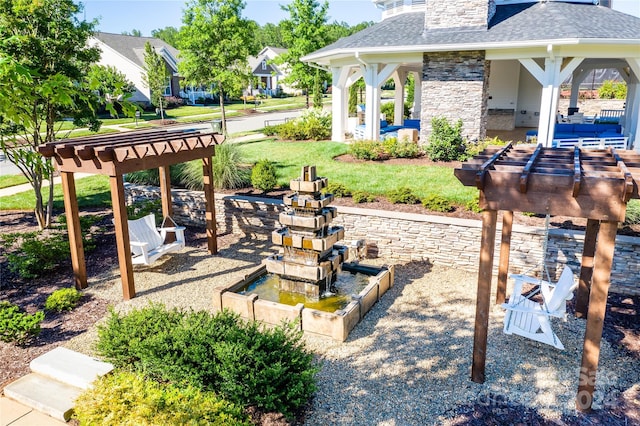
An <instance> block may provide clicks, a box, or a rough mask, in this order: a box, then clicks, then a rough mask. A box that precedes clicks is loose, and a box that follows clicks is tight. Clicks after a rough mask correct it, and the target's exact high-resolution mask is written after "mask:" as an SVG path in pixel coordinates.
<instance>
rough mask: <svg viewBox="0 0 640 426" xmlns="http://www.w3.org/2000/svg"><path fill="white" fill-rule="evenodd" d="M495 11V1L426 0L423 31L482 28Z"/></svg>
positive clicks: (485, 26)
mask: <svg viewBox="0 0 640 426" xmlns="http://www.w3.org/2000/svg"><path fill="white" fill-rule="evenodd" d="M495 11H496V5H495V0H427V7H426V13H425V21H424V25H425V29H427V30H432V29H438V28H459V27H467V28H469V27H472V28H477V27H484V28H487V25H488V22H489V20H490V19H491V18H492V17H493V15H494V14H495Z"/></svg>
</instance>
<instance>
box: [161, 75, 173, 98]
mask: <svg viewBox="0 0 640 426" xmlns="http://www.w3.org/2000/svg"><path fill="white" fill-rule="evenodd" d="M165 84H166V85H165V86H164V92H163V93H162V94H163V95H164V96H171V95H173V93H172V92H171V79H170V78H167V80H166V82H165Z"/></svg>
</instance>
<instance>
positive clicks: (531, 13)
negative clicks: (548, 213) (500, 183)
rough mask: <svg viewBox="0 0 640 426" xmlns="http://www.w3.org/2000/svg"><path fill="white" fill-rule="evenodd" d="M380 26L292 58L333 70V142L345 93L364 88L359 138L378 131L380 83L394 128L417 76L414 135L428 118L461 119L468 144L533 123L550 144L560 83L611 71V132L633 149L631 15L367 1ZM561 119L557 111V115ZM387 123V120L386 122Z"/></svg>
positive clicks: (636, 29) (499, 4) (636, 136)
mask: <svg viewBox="0 0 640 426" xmlns="http://www.w3.org/2000/svg"><path fill="white" fill-rule="evenodd" d="M373 3H374V4H375V5H376V6H378V7H379V8H381V9H383V14H382V17H383V19H382V21H381V22H379V23H377V24H375V25H373V26H371V27H369V28H366V29H364V30H362V31H360V32H358V33H356V34H354V35H351V36H349V37H345V38H343V39H340V40H338V41H337V42H335V43H333V44H331V45H329V46H326V47H324V48H322V49H320V50H317V51H315V52H313V53H311V54H309V55H307V56H305V57H303V58H301V60H303V61H305V62H309V63H314V64H317V65H319V66H322V67H325V68H327V69H329V70H330V71H331V72H332V74H333V103H332V111H333V126H332V139H333V140H338V141H342V140H344V139H345V131H346V129H347V126H346V124H347V116H348V109H347V97H348V88H349V86H350V85H352V84H353V83H355V82H356V81H357V80H358V79H360V78H363V79H364V81H365V84H366V92H365V93H366V109H365V126H364V138H365V139H378V138H379V135H380V119H379V118H380V104H381V100H380V93H381V86H382V84H384V82H385V81H387V80H388V79H389V78H393V79H394V81H395V83H396V88H400V90H396V98H395V100H394V102H395V105H396V108H395V112H396V115H395V117H394V124H396V125H402V124H403V123H402V118H403V117H402V107H401V105H402V104H403V102H404V90H403V88H404V85H405V82H406V79H407V75H408V73H413V74H414V77H415V79H416V82H420V84H416V89H415V90H416V91H415V95H416V96H415V99H416V104H415V105H414V114H415V117H413V118H416V119H419V120H420V138H421V139H422V140H423V141H426V140H427V138H428V136H429V134H430V133H431V120H432V118H434V117H441V116H443V117H446V118H447V119H449V120H450V121H454V122H455V121H457V120H458V119H461V120H462V121H463V132H464V136H466V137H467V138H468V139H470V140H478V139H483V138H484V137H485V136H486V130H487V129H495V130H512V129H513V128H515V127H516V126H517V127H537V128H538V132H537V137H538V142H541V143H543V144H544V145H545V146H552V145H553V141H554V132H555V121H556V113H557V111H558V100H559V94H560V90H559V89H560V85H561V84H562V82H563V81H565V80H566V79H567V77H569V76H572V77H573V79H572V86H573V88H574V91H576V93H575V94H573V93H572V94H573V95H574V96H572V98H571V105H570V106H571V107H575V106H576V102H577V88H578V87H579V84H580V83H581V81H582V80H584V78H585V76H586V75H588V74H589V71H590V70H593V69H602V68H612V69H617V70H619V71H620V75H621V76H622V77H623V79H624V80H625V81H626V82H627V85H628V86H627V87H628V91H627V99H626V108H625V111H624V115H623V116H622V117H621V118H620V124H621V129H620V132H621V133H620V136H623V137H625V138H628V146H629V147H633V148H635V149H636V150H639V151H640V118H639V116H640V18H637V17H634V16H631V15H627V14H624V13H621V12H618V11H615V10H612V9H610V8H609V7H605V6H601V5H598V4H597V3H598V1H597V0H401V1H397V0H373ZM563 113H566V112H563ZM388 119H390V117H389V118H388Z"/></svg>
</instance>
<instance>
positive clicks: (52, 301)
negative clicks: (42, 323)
mask: <svg viewBox="0 0 640 426" xmlns="http://www.w3.org/2000/svg"><path fill="white" fill-rule="evenodd" d="M81 298H82V293H80V292H79V291H78V290H76V289H75V288H61V289H59V290H56V291H54V292H53V293H51V295H50V296H49V297H47V300H46V302H45V303H44V308H45V309H46V310H47V311H54V312H62V311H70V310H72V309H73V308H75V307H76V305H77V304H78V301H79V300H80V299H81Z"/></svg>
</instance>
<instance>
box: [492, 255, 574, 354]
mask: <svg viewBox="0 0 640 426" xmlns="http://www.w3.org/2000/svg"><path fill="white" fill-rule="evenodd" d="M511 278H513V279H514V289H513V294H511V297H510V298H509V302H508V303H503V304H502V307H503V308H505V309H506V310H507V312H506V315H505V317H504V333H505V334H517V335H520V336H523V337H527V338H529V339H532V340H535V341H537V342H541V343H545V344H548V345H551V346H554V347H556V348H558V349H561V350H564V345H563V344H562V342H561V341H560V339H559V338H558V336H557V335H556V334H555V333H554V332H553V330H552V329H551V321H550V319H551V317H557V318H565V315H566V313H567V300H571V298H572V297H573V291H574V290H575V289H576V287H577V286H578V283H577V282H575V280H574V277H573V271H572V270H571V268H569V267H565V268H564V270H563V271H562V274H561V275H560V279H559V280H558V282H557V283H556V284H551V283H549V282H548V281H542V280H539V279H536V278H532V277H529V276H526V275H511ZM525 283H528V284H537V285H539V286H540V289H539V292H540V294H541V295H542V300H543V301H542V303H539V302H536V301H534V300H531V299H530V298H529V297H525V296H523V295H522V294H521V293H522V286H523V284H525ZM536 293H537V291H536V292H534V294H536ZM531 296H532V295H530V297H531Z"/></svg>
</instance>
